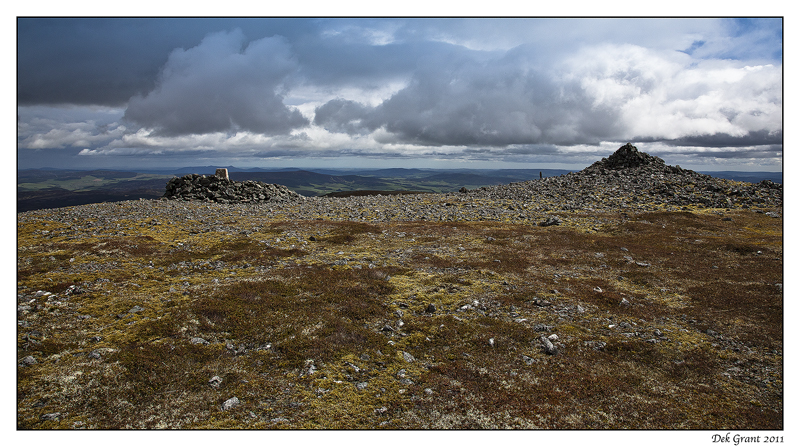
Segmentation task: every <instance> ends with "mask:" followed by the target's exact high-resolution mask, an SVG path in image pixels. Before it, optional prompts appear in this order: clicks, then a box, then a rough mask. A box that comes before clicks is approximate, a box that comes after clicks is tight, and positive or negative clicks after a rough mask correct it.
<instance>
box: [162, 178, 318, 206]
mask: <svg viewBox="0 0 800 447" xmlns="http://www.w3.org/2000/svg"><path fill="white" fill-rule="evenodd" d="M226 174H227V173H226ZM164 197H165V198H167V199H171V200H186V201H203V202H217V203H285V202H297V201H301V200H305V198H304V197H303V196H301V195H300V194H298V193H296V192H294V191H292V190H291V189H289V188H287V187H285V186H282V185H274V184H269V183H264V182H258V181H254V180H245V181H243V182H235V181H232V180H229V179H228V178H227V175H224V176H223V175H213V176H205V175H198V174H189V175H185V176H183V177H173V178H172V179H170V180H169V181H168V182H167V187H166V192H165V193H164Z"/></svg>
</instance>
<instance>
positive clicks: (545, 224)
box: [539, 216, 563, 227]
mask: <svg viewBox="0 0 800 447" xmlns="http://www.w3.org/2000/svg"><path fill="white" fill-rule="evenodd" d="M562 223H563V222H562V221H561V219H560V218H558V217H556V216H550V217H548V218H547V219H545V220H543V221H542V222H539V226H540V227H550V226H553V225H561V224H562Z"/></svg>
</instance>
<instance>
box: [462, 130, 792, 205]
mask: <svg viewBox="0 0 800 447" xmlns="http://www.w3.org/2000/svg"><path fill="white" fill-rule="evenodd" d="M462 192H467V191H462ZM468 192H469V193H470V194H473V195H488V196H490V197H492V198H494V199H505V200H525V201H535V202H539V203H546V202H550V203H553V208H555V209H559V208H560V209H562V210H590V211H591V210H593V209H594V210H597V209H602V208H608V207H611V208H615V209H626V208H627V209H631V210H635V209H639V208H651V207H652V206H653V205H661V206H675V207H685V206H695V207H701V208H733V207H744V208H750V207H753V206H778V207H780V206H783V185H780V184H777V183H774V182H772V181H769V180H764V181H761V182H759V183H743V182H733V181H730V180H725V179H721V178H716V177H712V176H710V175H706V174H701V173H699V172H695V171H692V170H689V169H683V168H681V167H680V166H670V165H667V164H666V163H665V162H664V160H662V159H661V158H659V157H655V156H652V155H649V154H646V153H644V152H640V151H639V150H638V149H637V148H636V146H634V145H632V144H630V143H628V144H625V145H624V146H622V147H620V148H619V149H618V150H617V151H616V152H614V153H613V154H612V155H611V156H609V157H608V158H603V159H602V160H599V161H597V162H595V163H593V164H592V165H591V166H589V167H587V168H586V169H583V170H582V171H579V172H571V173H569V174H566V175H560V176H558V177H547V178H544V179H541V180H530V181H527V182H520V183H512V184H510V185H503V186H492V187H483V188H480V189H478V190H474V191H468Z"/></svg>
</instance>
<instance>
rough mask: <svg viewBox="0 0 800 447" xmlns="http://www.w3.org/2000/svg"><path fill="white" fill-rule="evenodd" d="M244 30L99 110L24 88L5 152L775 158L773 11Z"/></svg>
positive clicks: (276, 24) (778, 107)
mask: <svg viewBox="0 0 800 447" xmlns="http://www.w3.org/2000/svg"><path fill="white" fill-rule="evenodd" d="M192 23H195V22H192ZM259 23H264V24H267V25H270V26H272V28H270V29H267V28H269V26H267V27H261V28H257V27H254V26H253V22H246V23H243V25H244V26H243V27H241V26H240V27H235V28H229V29H225V30H221V31H214V32H206V33H204V34H203V37H202V38H201V39H200V40H199V41H196V43H195V44H193V45H185V46H181V47H173V48H172V49H171V51H170V52H168V53H167V54H165V55H162V56H161V60H163V63H162V64H161V65H160V68H159V69H158V70H157V75H153V76H152V78H151V79H150V81H148V82H139V83H138V84H137V85H138V86H139V87H138V90H136V92H135V93H133V94H131V95H130V96H129V97H128V99H127V100H126V101H125V102H124V104H123V105H122V106H121V107H119V108H114V110H116V111H117V114H116V115H114V116H113V118H115V119H113V120H110V119H109V117H110V116H111V115H109V114H108V113H107V112H99V111H98V112H96V113H95V115H96V116H94V115H92V113H94V112H87V111H86V110H84V109H82V110H84V114H85V115H87V116H81V117H78V116H76V115H75V113H66V112H65V110H73V109H75V107H78V106H76V105H65V104H59V105H58V106H53V105H48V106H43V105H35V104H44V103H45V102H44V101H39V102H37V101H36V100H35V98H33V96H31V95H29V94H28V93H26V92H27V91H28V87H27V86H24V88H21V94H20V98H21V104H20V107H19V115H20V120H19V122H18V133H19V138H18V147H19V148H20V149H21V150H22V149H32V150H37V149H64V150H73V152H72V153H73V154H75V153H80V154H82V155H84V156H118V155H126V156H137V155H142V154H149V155H169V154H172V155H176V156H180V155H181V154H182V155H185V156H187V157H188V156H193V157H198V156H200V157H209V158H225V157H229V158H230V157H233V158H238V159H241V158H248V157H249V158H252V159H258V158H270V157H273V158H275V157H312V158H313V157H315V156H316V157H332V156H337V155H340V156H351V157H383V158H397V157H401V158H402V157H417V158H425V157H434V158H436V157H438V158H451V159H453V158H460V159H471V160H485V161H492V160H494V161H513V162H542V161H552V160H556V159H558V158H559V157H560V158H561V159H563V160H567V159H573V160H579V159H580V160H583V159H585V160H586V162H587V163H590V162H591V161H593V160H594V159H596V156H597V154H602V155H607V154H606V153H605V152H603V151H606V150H607V147H608V146H613V145H615V144H617V143H620V142H626V141H632V142H640V143H646V144H648V145H650V146H651V149H650V150H649V151H650V152H653V153H658V151H661V153H662V154H675V155H676V156H677V155H679V156H680V157H683V158H687V157H689V156H690V155H691V156H693V157H695V159H698V160H699V159H701V158H709V159H712V158H713V159H718V160H723V161H726V162H729V161H730V160H734V159H736V158H737V157H738V158H740V159H741V160H745V161H746V162H752V161H753V160H759V161H758V163H762V164H764V163H768V164H769V163H771V164H772V165H773V166H776V165H777V166H779V165H780V163H781V160H782V139H783V132H782V117H783V104H782V99H783V92H782V81H783V80H782V42H781V40H780V32H781V31H782V28H781V27H782V23H781V22H780V21H777V22H776V21H774V20H772V21H770V20H764V21H724V20H723V21H718V20H694V21H683V20H675V19H664V20H648V19H641V20H632V19H628V20H601V19H583V20H572V21H562V20H556V19H550V20H482V19H472V20H452V21H447V20H444V21H423V20H322V21H310V20H294V21H286V20H282V21H266V22H259ZM226 24H228V22H226ZM240 25H241V24H240ZM290 25H291V26H290ZM565 25H569V26H565ZM21 28H23V29H25V30H27V28H26V27H21ZM33 28H35V27H33ZM123 28H124V27H123ZM201 29H202V27H198V26H196V25H195V26H194V27H193V28H191V29H189V28H187V31H186V33H185V34H184V36H189V35H192V36H194V38H197V36H198V34H199V33H200V31H201ZM515 30H516V31H515ZM776 30H777V34H776ZM26 32H28V31H26ZM131 32H132V31H131V30H130V29H129V28H125V33H127V34H125V33H123V34H125V35H129V34H130V33H131ZM31 33H33V32H32V31H31ZM259 33H260V34H259ZM176 34H180V33H178V32H177V31H176ZM776 36H777V37H776ZM23 37H24V36H23V35H22V34H21V36H20V38H21V39H22V38H23ZM117 39H119V37H117ZM112 41H113V40H112ZM23 43H24V45H27V47H26V48H28V47H29V48H36V47H37V46H36V45H34V44H33V43H30V42H23ZM23 43H21V45H22V44H23ZM38 45H39V47H44V46H43V45H42V44H38ZM164 46H165V45H163V44H162V45H161V47H164ZM776 48H777V49H776ZM767 50H769V51H767ZM87 51H88V50H87ZM94 51H99V50H97V49H95V50H94ZM139 51H141V50H139ZM75 52H76V53H79V52H78V51H77V50H75ZM98 54H99V53H98ZM145 59H147V60H151V61H152V60H156V59H158V58H155V57H152V56H150V57H149V58H145ZM68 66H69V67H74V66H75V62H74V61H73V62H70V64H69V65H68ZM24 69H25V64H24V63H21V70H24ZM104 76H106V75H104ZM108 76H110V75H108ZM103 79H105V78H104V77H99V78H97V79H95V80H94V81H93V82H97V83H100V84H102V83H103V82H105V81H103ZM120 79H128V80H130V79H133V78H132V77H130V76H128V77H123V78H120ZM79 84H80V83H79ZM82 88H83V87H81V86H80V85H79V86H77V87H75V89H74V90H73V91H74V92H80V91H82ZM101 90H102V89H101ZM127 91H128V92H131V91H133V90H130V89H129V90H127ZM75 94H78V93H75ZM32 98H33V99H32ZM86 98H89V99H87V101H91V95H89V96H87V97H86ZM108 101H109V102H114V101H112V99H111V98H109V100H108ZM29 102H30V103H32V104H28V103H29ZM72 103H73V104H79V103H80V101H72ZM47 107H50V109H48V108H47ZM48 110H49V111H48ZM119 111H122V113H121V114H120V113H119ZM89 115H91V116H89ZM112 115H113V114H112ZM581 157H583V158H581ZM82 158H86V157H82ZM747 160H749V161H747ZM668 161H669V160H668ZM581 162H583V161H581Z"/></svg>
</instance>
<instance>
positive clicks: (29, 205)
mask: <svg viewBox="0 0 800 447" xmlns="http://www.w3.org/2000/svg"><path fill="white" fill-rule="evenodd" d="M215 169H216V168H215V167H212V166H203V167H185V168H178V169H171V170H142V171H140V172H132V171H115V170H61V169H24V170H19V171H17V212H23V211H30V210H35V209H46V208H58V207H64V206H75V205H85V204H88V203H99V202H116V201H123V200H135V199H140V198H143V199H157V198H159V197H161V196H162V195H163V194H164V187H165V185H166V182H167V180H169V179H170V178H172V177H173V176H182V175H186V174H190V173H196V174H205V175H212V174H214V171H215ZM228 171H229V173H230V174H229V175H230V178H231V180H235V181H244V180H257V181H261V182H265V183H275V184H279V185H284V186H287V187H288V188H290V189H292V190H294V191H295V192H297V193H299V194H302V195H304V196H309V197H310V196H322V195H342V194H347V193H353V192H356V193H357V192H358V191H364V193H376V192H378V191H385V192H389V191H394V192H400V191H403V192H436V193H442V192H455V191H458V190H459V189H460V188H462V187H466V188H467V189H474V188H480V187H482V186H491V185H501V184H508V183H513V182H521V181H527V180H533V179H537V178H539V176H540V175H541V176H543V177H554V176H558V175H562V174H566V173H568V172H570V171H569V170H564V169H459V170H455V169H453V170H447V169H401V168H396V169H372V170H370V169H352V170H344V169H340V170H336V169H313V170H304V169H294V168H289V169H282V170H276V171H266V170H263V169H261V170H260V169H238V168H236V167H233V166H229V167H228ZM706 173H707V174H710V175H713V176H715V177H721V178H727V179H731V180H738V181H746V182H751V183H757V182H759V181H761V180H765V179H766V180H771V181H773V182H776V183H783V174H782V173H781V172H738V171H724V172H706ZM337 193H338V194H337Z"/></svg>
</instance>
